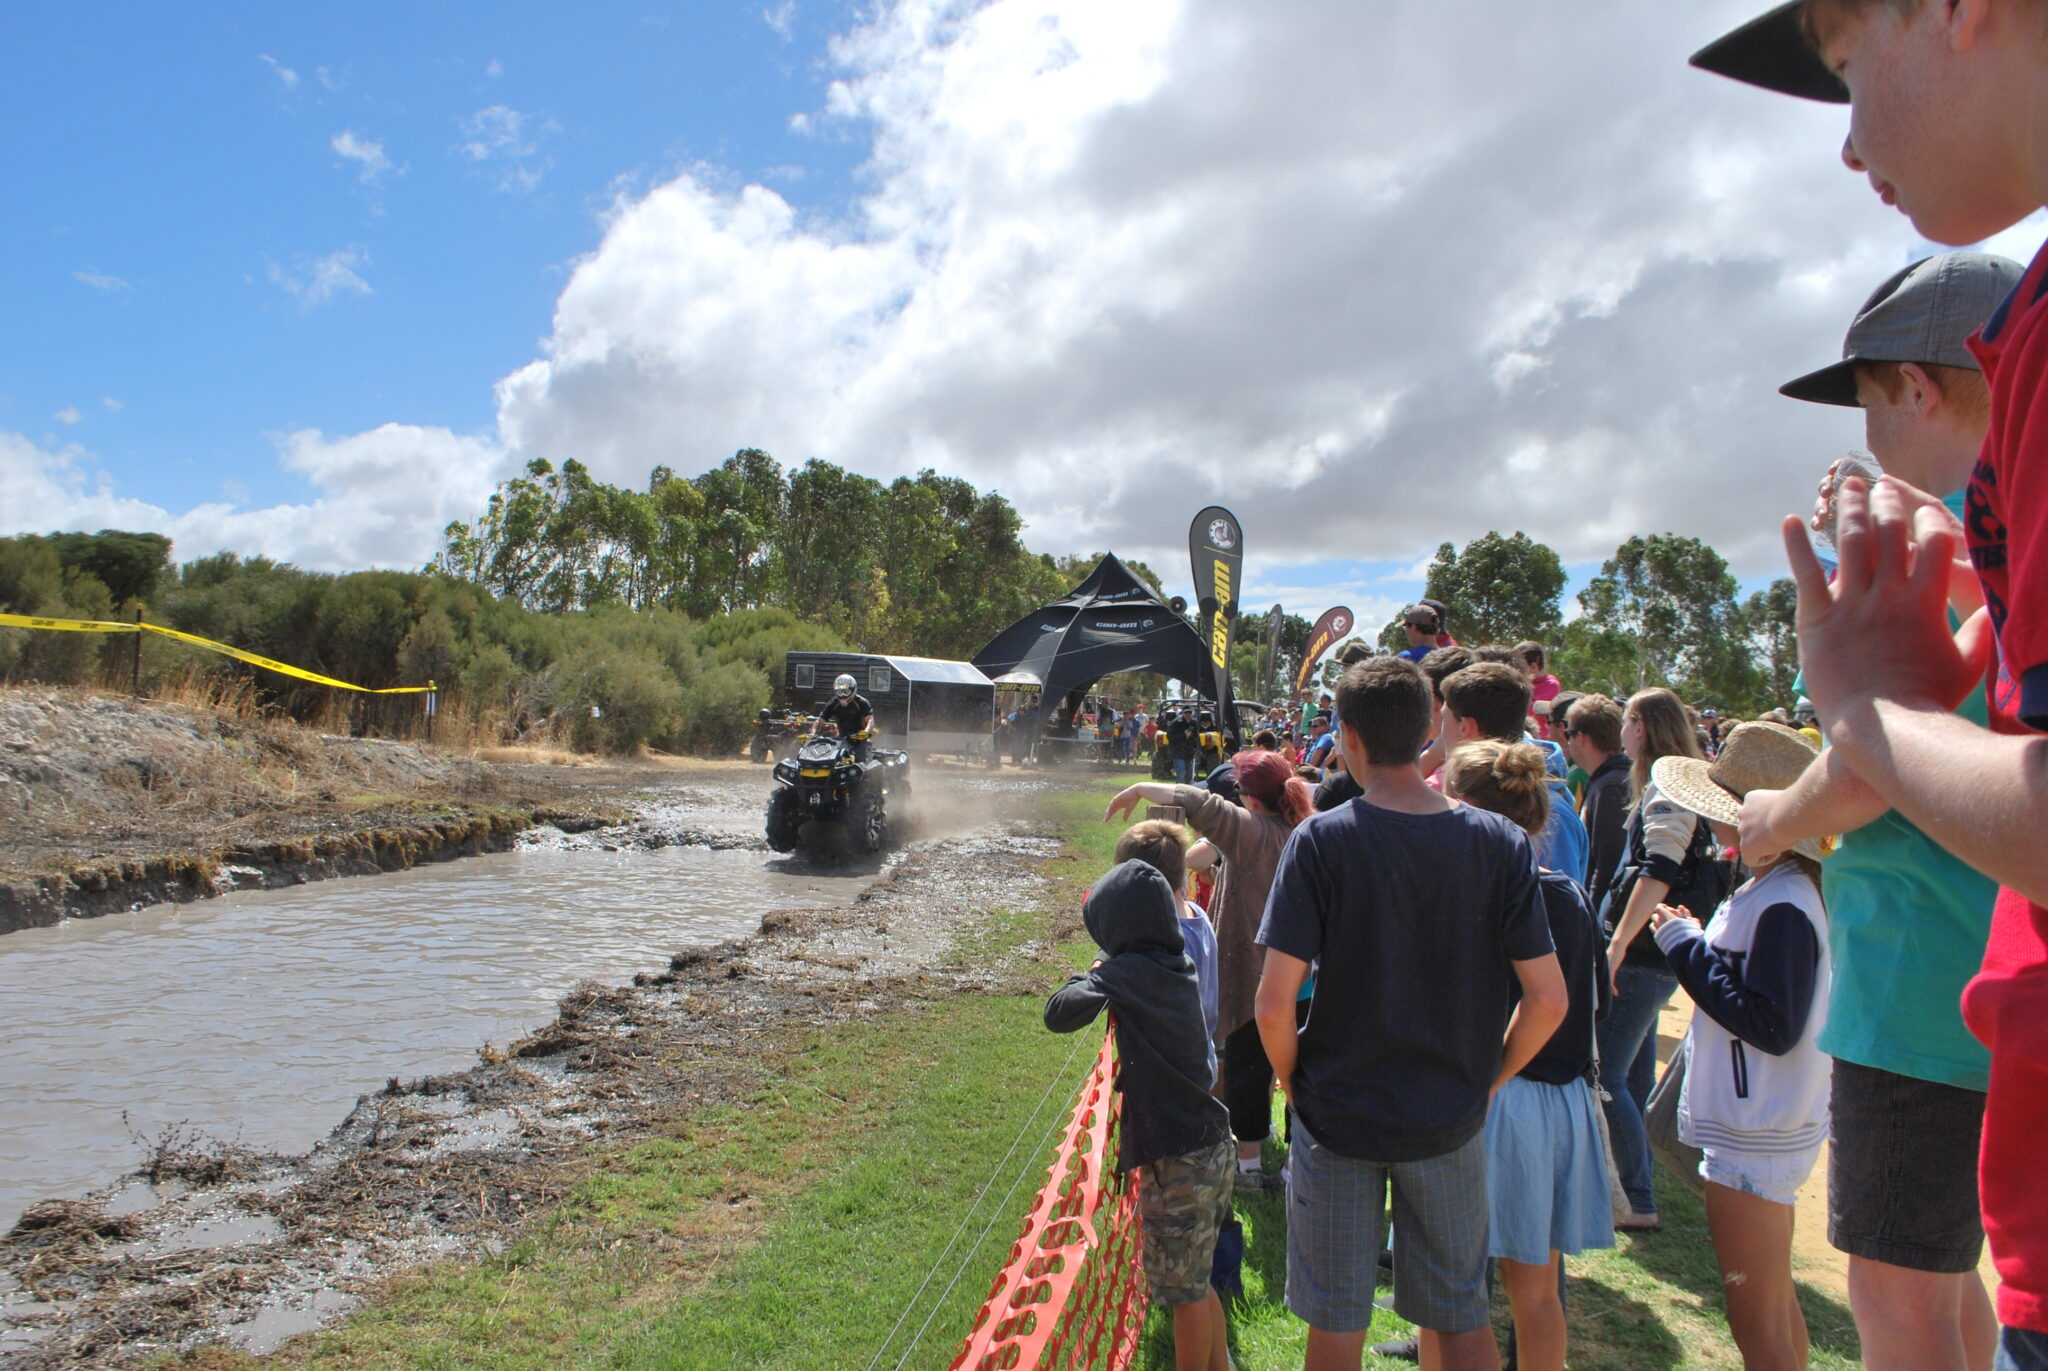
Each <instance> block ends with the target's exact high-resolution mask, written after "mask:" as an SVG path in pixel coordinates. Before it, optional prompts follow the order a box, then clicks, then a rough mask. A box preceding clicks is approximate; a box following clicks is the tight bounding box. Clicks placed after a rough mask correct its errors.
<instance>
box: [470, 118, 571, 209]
mask: <svg viewBox="0 0 2048 1371" xmlns="http://www.w3.org/2000/svg"><path fill="white" fill-rule="evenodd" d="M558 131H559V126H558V125H557V124H556V123H555V122H554V121H553V120H552V119H535V118H534V117H533V116H532V115H530V114H525V113H522V112H521V111H519V110H516V109H513V108H512V107H511V106H510V105H487V106H485V107H484V108H483V109H480V110H478V111H477V112H476V113H475V114H472V115H470V116H469V117H468V118H467V119H464V120H463V121H462V137H463V141H462V143H461V144H460V148H459V150H460V151H461V152H462V153H463V154H464V155H465V156H467V157H468V158H469V159H470V160H471V161H472V162H475V163H477V164H478V165H479V166H480V167H481V168H483V169H484V170H486V171H487V173H488V174H489V175H490V176H491V178H492V179H493V180H494V182H495V183H496V185H497V188H498V189H499V190H502V191H512V192H520V193H524V192H528V191H531V190H532V189H533V188H534V187H535V186H537V185H539V184H540V179H541V177H543V176H545V175H546V174H547V172H548V169H549V168H550V167H552V166H553V165H554V162H553V161H552V160H551V159H549V158H548V157H547V156H546V155H544V154H543V153H542V152H541V150H540V140H541V138H543V137H545V136H546V135H548V134H552V133H555V132H558Z"/></svg>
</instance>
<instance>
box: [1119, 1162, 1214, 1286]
mask: <svg viewBox="0 0 2048 1371" xmlns="http://www.w3.org/2000/svg"><path fill="white" fill-rule="evenodd" d="M1133 1179H1134V1180H1136V1182H1137V1185H1138V1214H1139V1217H1140V1219H1141V1220H1142V1222H1143V1226H1144V1235H1145V1246H1144V1255H1145V1280H1146V1282H1147V1283H1148V1284H1149V1285H1150V1286H1151V1289H1152V1302H1153V1303H1154V1304H1166V1305H1174V1304H1196V1303H1199V1302H1200V1301H1201V1300H1202V1299H1203V1298H1205V1297H1206V1296H1207V1295H1208V1293H1209V1264H1210V1261H1211V1259H1212V1258H1213V1257H1214V1255H1215V1252H1216V1234H1217V1232H1218V1230H1220V1229H1221V1228H1222V1227H1223V1221H1224V1220H1225V1219H1227V1218H1229V1217H1230V1191H1231V1186H1232V1185H1233V1184H1234V1183H1235V1181H1236V1179H1237V1144H1236V1143H1234V1142H1232V1141H1231V1140H1230V1139H1228V1138H1226V1139H1224V1140H1223V1141H1222V1142H1220V1143H1217V1144H1216V1145H1215V1146H1214V1147H1207V1148H1204V1149H1202V1150H1201V1151H1200V1152H1190V1153H1188V1154H1187V1155H1185V1156H1180V1157H1163V1158H1161V1159H1160V1160H1158V1161H1156V1162H1148V1163H1147V1164H1146V1165H1144V1166H1141V1167H1139V1168H1138V1169H1137V1171H1136V1173H1135V1174H1134V1176H1133Z"/></svg>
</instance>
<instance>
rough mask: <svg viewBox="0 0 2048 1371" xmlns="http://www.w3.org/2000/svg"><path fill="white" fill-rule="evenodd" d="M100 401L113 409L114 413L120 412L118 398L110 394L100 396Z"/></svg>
mask: <svg viewBox="0 0 2048 1371" xmlns="http://www.w3.org/2000/svg"><path fill="white" fill-rule="evenodd" d="M100 403H101V404H103V405H105V406H106V407H107V408H108V409H110V410H112V411H114V413H116V414H119V413H120V412H121V402H120V401H119V400H116V399H115V398H114V397H113V396H111V395H102V396H100Z"/></svg>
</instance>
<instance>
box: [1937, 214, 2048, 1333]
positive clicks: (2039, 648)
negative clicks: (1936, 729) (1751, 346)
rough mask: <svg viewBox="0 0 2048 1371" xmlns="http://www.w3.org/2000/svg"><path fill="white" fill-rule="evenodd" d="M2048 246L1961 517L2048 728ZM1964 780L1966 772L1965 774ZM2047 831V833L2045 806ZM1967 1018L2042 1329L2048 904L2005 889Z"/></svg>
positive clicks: (1980, 342) (2016, 1265)
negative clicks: (1985, 1067)
mask: <svg viewBox="0 0 2048 1371" xmlns="http://www.w3.org/2000/svg"><path fill="white" fill-rule="evenodd" d="M2044 296H2048V247H2044V248H2043V249H2042V251H2041V253H2040V254H2039V255H2037V256H2036V257H2035V258H2034V261H2033V264H2032V265H2031V266H2029V267H2028V268H2027V273H2026V275H2025V276H2024V277H2023V278H2021V280H2020V284H2019V286H2018V288H2016V289H2015V290H2014V291H2013V293H2012V296H2011V298H2009V299H2008V300H2007V301H2006V302H2005V303H2004V304H2003V305H2000V306H1999V307H1998V310H1997V311H1996V312H1995V313H1994V314H1993V315H1992V316H1991V320H1990V322H1989V323H1987V324H1986V325H1985V326H1984V332H1983V335H1982V336H1981V337H1979V338H1976V339H1973V340H1972V341H1971V345H1970V347H1971V351H1973V352H1974V353H1976V355H1977V359H1978V360H1979V361H1980V362H1982V363H1983V365H1984V375H1985V377H1986V378H1987V379H1988V380H1989V381H1990V383H1991V428H1990V431H1989V432H1988V433H1987V434H1986V435H1985V438H1984V450H1983V452H1982V453H1981V455H1980V456H1979V457H1978V460H1977V468H1976V470H1975V471H1974V472H1972V473H1971V476H1970V486H1969V491H1968V494H1967V496H1966V498H1965V502H1964V514H1963V522H1964V525H1965V533H1966V535H1967V537H1968V540H1969V546H1970V560H1971V561H1972V562H1973V563H1974V564H1975V565H1976V568H1977V579H1978V580H1979V581H1981V582H1982V583H1983V586H1984V602H1985V604H1986V606H1987V607H1988V608H1989V609H1990V613H1991V624H1992V628H1993V630H1994V632H1995V634H1996V636H1997V642H1998V649H1997V652H1996V653H1995V654H1994V655H1993V659H1992V664H1991V669H1990V673H1989V675H1988V677H1987V680H1986V683H1985V693H1986V700H1987V703H1988V704H1989V705H1990V715H1991V727H1992V729H1993V731H1994V732H1998V733H2037V732H2048V300H2044ZM1958 783H1959V784H1967V778H1958ZM2040 817H2041V821H2042V822H2041V828H2042V831H2043V832H2044V833H2048V815H2042V816H2040ZM1963 1018H1964V1020H1965V1021H1967V1022H1968V1024H1969V1025H1970V1031H1971V1032H1972V1033H1975V1034H1976V1035H1977V1036H1978V1037H1979V1038H1980V1039H1982V1040H1983V1042H1984V1045H1985V1046H1986V1047H1988V1048H1990V1049H1991V1093H1990V1095H1989V1096H1988V1097H1987V1099H1986V1105H1985V1110H1984V1151H1983V1156H1982V1160H1981V1162H1980V1165H1979V1171H1978V1185H1979V1190H1980V1192H1981V1195H1982V1198H1983V1202H1984V1232H1985V1235H1986V1237H1988V1238H1989V1239H1990V1242H1991V1256H1992V1260H1993V1262H1994V1263H1995V1264H1996V1265H1997V1267H1998V1275H1999V1279H2000V1281H2002V1282H2003V1285H2002V1287H2001V1288H2000V1290H1999V1292H1998V1318H1999V1322H2001V1323H2004V1324H2007V1325H2008V1326H2011V1327H2015V1328H2025V1329H2029V1330H2031V1331H2033V1332H2036V1333H2048V1173H2044V1168H2043V1160H2042V1159H2043V1157H2044V1156H2048V1152H2044V1151H2043V1146H2044V1144H2043V1141H2042V1140H2043V1139H2044V1138H2048V910H2044V909H2043V908H2042V907H2041V906H2040V905H2037V904H2034V903H2032V902H2031V901H2029V900H2028V899H2026V897H2024V896H2022V895H2021V894H2019V893H2018V892H2017V891H2014V890H2001V891H1999V892H1998V904H1997V906H1996V908H1995V910H1994V912H1993V914H1992V917H1991V941H1990V944H1989V945H1988V946H1987V947H1986V948H1985V949H1984V967H1983V970H1982V971H1980V972H1979V973H1978V975H1977V977H1976V978H1975V979H1974V980H1972V981H1971V982H1970V984H1969V986H1968V987H1967V988H1966V989H1965V990H1964V991H1963Z"/></svg>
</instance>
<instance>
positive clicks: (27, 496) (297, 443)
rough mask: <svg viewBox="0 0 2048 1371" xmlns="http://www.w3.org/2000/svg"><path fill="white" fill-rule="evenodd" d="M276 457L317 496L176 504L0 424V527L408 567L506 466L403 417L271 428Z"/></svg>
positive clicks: (310, 564)
mask: <svg viewBox="0 0 2048 1371" xmlns="http://www.w3.org/2000/svg"><path fill="white" fill-rule="evenodd" d="M277 457H278V462H279V465H280V466H282V467H284V468H285V469H287V470H289V471H292V472H295V473H297V474H299V475H301V476H303V477H304V478H305V479H306V480H307V481H309V482H310V483H311V484H312V486H313V487H314V490H315V492H316V494H315V495H314V497H313V498H312V499H310V500H307V501H304V502H301V503H291V504H280V505H272V506H269V507H267V508H260V509H245V508H239V507H237V506H236V505H235V504H233V503H229V502H227V501H218V502H211V503H207V504H201V505H196V506H194V507H192V508H190V509H186V510H183V511H177V512H174V511H171V510H167V509H165V508H163V507H161V506H158V505H154V504H150V503H148V502H146V501H142V500H136V499H131V498H126V497H123V496H120V495H117V494H115V493H114V491H113V489H112V486H111V484H110V483H109V482H108V481H107V479H106V478H105V476H104V475H103V474H102V473H101V472H100V470H99V468H98V465H97V463H95V462H94V460H93V458H92V454H91V453H89V452H87V451H86V450H85V449H83V448H81V447H78V446H77V445H76V444H73V445H69V446H66V447H63V448H61V449H54V448H46V447H39V446H37V445H36V444H35V443H33V442H31V441H30V440H29V439H28V438H26V437H24V436H22V435H21V434H18V433H9V432H6V431H4V430H0V535H4V534H12V533H47V532H54V531H63V530H71V529H97V528H122V529H135V530H140V531H150V532H157V533H165V534H169V535H170V537H171V538H172V539H173V541H174V543H175V555H176V556H177V557H178V558H179V559H180V560H181V561H182V560H190V559H191V558H194V557H203V556H207V555H208V554H211V553H215V552H223V551H225V552H235V553H239V554H241V555H243V556H254V555H262V556H266V557H274V558H277V559H279V560H282V561H289V562H293V563H296V564H297V565H299V566H302V567H306V568H308V569H310V570H315V571H353V570H360V569H361V568H363V567H370V566H380V567H414V566H419V565H421V564H423V563H424V562H425V561H426V560H427V559H428V558H429V557H431V556H432V555H433V553H434V551H435V549H437V548H438V547H439V546H440V538H441V530H442V528H443V527H445V526H446V525H447V523H448V521H449V520H451V519H465V520H467V519H473V518H475V517H476V514H477V513H478V511H479V510H481V509H482V508H483V503H484V501H485V499H486V498H488V496H489V494H490V492H491V490H492V488H493V486H494V485H495V484H496V483H497V481H498V480H500V479H501V478H502V476H503V475H504V474H505V473H504V472H503V470H502V466H503V462H502V458H501V456H500V454H499V453H498V451H497V449H496V448H495V447H494V446H493V445H492V444H491V443H489V442H488V441H486V440H484V439H481V438H476V437H470V436H466V435H463V434H457V433H451V432H450V431H448V430H447V429H444V428H421V427H417V426H414V425H410V424H385V425H383V426H381V427H379V428H375V429H371V430H369V431H368V432H366V433H357V434H352V435H349V436H347V437H340V438H328V437H327V436H325V435H324V434H321V433H320V432H318V431H316V430H312V429H305V430H301V431H300V432H297V433H292V434H289V435H285V436H282V437H280V438H278V439H277Z"/></svg>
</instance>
